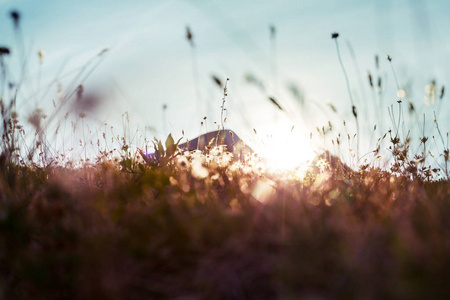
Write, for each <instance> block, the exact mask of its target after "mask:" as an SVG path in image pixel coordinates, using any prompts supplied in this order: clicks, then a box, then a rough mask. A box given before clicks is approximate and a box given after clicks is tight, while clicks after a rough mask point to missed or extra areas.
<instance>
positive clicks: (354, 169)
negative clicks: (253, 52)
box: [0, 12, 450, 300]
mask: <svg viewBox="0 0 450 300" xmlns="http://www.w3.org/2000/svg"><path fill="white" fill-rule="evenodd" d="M11 17H12V18H13V21H14V24H15V26H19V14H18V13H17V12H15V14H14V12H13V13H12V14H11ZM333 38H337V36H336V35H335V34H333ZM336 42H337V41H336ZM336 45H337V44H336ZM8 55H10V49H9V48H6V47H2V48H0V59H1V60H0V61H1V68H2V70H5V64H6V62H5V61H6V56H8ZM338 55H339V49H338ZM339 59H340V58H339ZM388 59H389V62H390V61H391V59H390V57H389V58H388ZM344 73H345V71H344ZM2 76H3V77H2V78H3V81H2V82H3V83H2V86H1V88H2V95H3V96H2V103H1V116H2V127H1V131H2V140H1V154H0V299H192V300H193V299H448V298H449V297H450V288H449V286H448V282H449V280H450V218H449V215H450V182H449V177H448V176H449V174H448V170H447V165H448V161H449V150H448V142H447V140H448V134H446V133H445V132H443V131H442V132H441V130H442V129H440V127H439V125H438V122H437V120H436V119H435V120H434V124H433V126H435V128H436V131H435V133H434V135H435V136H433V138H432V137H431V136H430V138H429V140H428V137H426V136H425V134H424V135H423V136H420V137H416V139H415V140H414V139H413V140H412V139H411V137H410V136H409V134H408V135H406V136H404V135H402V134H401V133H400V132H401V130H400V125H396V124H400V120H401V118H402V117H403V115H402V114H401V113H400V111H401V110H402V109H404V110H405V111H406V110H408V111H409V113H410V114H411V115H413V116H416V115H417V114H418V113H417V112H416V110H415V108H414V106H412V104H411V103H409V104H408V103H407V101H405V99H406V98H405V96H403V98H405V99H403V101H404V103H402V100H401V99H400V100H399V102H398V105H399V106H398V107H399V115H398V117H394V110H393V108H392V107H391V109H392V116H391V120H392V126H391V127H392V129H391V130H389V131H386V132H385V134H384V136H380V137H379V138H380V139H379V140H378V142H377V143H376V145H375V147H374V149H375V150H374V151H373V152H372V153H370V155H366V156H365V158H364V159H365V160H360V161H358V162H357V163H356V164H349V165H350V166H349V165H347V164H346V163H345V162H343V161H342V160H341V158H342V157H343V156H345V155H341V156H339V157H338V156H337V155H338V154H337V153H334V152H333V151H331V150H330V151H327V150H326V149H324V152H323V153H322V154H319V155H317V157H316V158H315V159H314V160H313V161H311V162H310V163H309V164H308V165H307V166H305V167H303V168H301V169H284V170H273V169H271V168H268V167H267V163H266V162H265V161H264V159H262V158H260V157H258V156H257V155H254V154H248V155H246V156H242V157H239V158H238V159H235V160H234V159H233V157H232V154H231V153H229V152H227V151H226V149H224V148H223V147H221V146H214V144H211V145H209V146H208V149H207V151H200V150H202V149H200V150H195V151H191V152H183V151H180V150H179V149H178V148H177V145H178V142H176V141H174V140H173V138H172V136H169V137H168V138H167V140H164V141H158V140H154V143H153V145H154V146H153V145H152V143H151V142H147V141H146V142H147V143H146V144H144V145H143V147H142V149H144V147H145V146H149V147H151V148H152V150H153V148H154V150H155V151H154V152H155V154H154V155H151V156H149V155H147V153H145V152H144V151H143V150H141V151H140V149H137V148H133V147H132V146H131V145H129V144H128V140H127V138H126V136H124V137H118V138H117V139H116V141H117V142H118V144H119V146H117V148H115V149H112V148H113V146H111V147H108V145H107V143H106V140H107V138H106V137H105V135H104V136H103V138H104V141H103V140H102V141H101V142H100V140H98V141H97V142H98V147H97V149H98V151H97V152H96V153H90V154H89V155H87V153H86V145H89V141H87V140H82V141H81V143H80V144H81V146H80V153H81V154H80V156H79V159H77V160H73V159H69V158H68V155H67V156H66V152H64V151H56V152H52V151H51V150H50V148H51V147H50V146H49V145H51V144H52V142H53V141H51V140H50V141H49V139H50V137H49V135H48V127H46V123H45V122H44V120H48V121H51V120H57V117H55V118H54V119H51V118H52V116H53V115H52V114H49V116H48V117H46V116H44V113H43V112H42V111H41V110H35V111H34V112H33V113H32V114H31V115H30V116H29V117H28V119H27V122H28V123H29V126H31V128H33V130H34V132H33V133H32V134H33V136H32V138H31V139H30V138H29V137H25V132H24V127H23V125H21V123H20V121H19V119H18V114H20V113H21V112H17V111H16V110H15V103H16V99H15V98H14V97H13V96H11V97H10V98H8V96H7V95H11V94H10V93H8V91H10V90H12V89H13V87H11V86H9V87H8V86H7V85H6V82H7V79H8V78H7V75H6V73H5V72H3V75H2ZM370 84H371V85H372V78H370ZM399 90H400V88H399ZM82 92H83V91H82V88H81V87H80V86H78V87H77V88H75V89H74V90H73V92H72V93H69V94H68V96H65V97H66V98H63V99H62V101H61V103H63V104H64V105H65V104H66V103H68V102H69V101H75V103H80V102H77V101H80V99H82V96H83V95H82ZM443 93H444V88H442V95H441V100H442V97H443ZM226 95H227V90H226V85H225V88H224V98H223V102H222V111H221V114H222V115H223V112H224V105H225V100H226ZM350 95H351V93H350ZM350 100H351V103H350V104H351V109H352V113H353V117H354V119H355V121H356V123H357V125H358V113H357V110H356V107H355V104H354V103H353V100H352V99H350ZM271 101H272V102H274V104H275V105H278V106H279V104H278V103H277V102H276V100H275V99H271ZM402 105H403V106H402ZM408 105H409V107H408ZM84 108H85V107H83V106H82V107H81V111H77V112H76V113H78V115H77V118H78V119H77V120H78V121H79V123H81V128H82V135H84V133H85V131H84V130H85V129H84V128H85V127H84V123H83V120H84V118H85V117H86V116H85V115H84V112H83V110H82V109H84ZM279 108H280V109H281V107H280V106H279ZM55 111H58V109H57V108H56V109H55ZM395 115H396V114H395ZM396 116H397V115H396ZM403 118H404V117H403ZM49 119H50V120H49ZM60 120H61V123H60V124H58V126H57V128H58V129H59V128H63V126H65V125H63V123H62V122H66V121H67V118H66V119H65V120H66V121H64V118H60ZM424 122H425V121H424ZM223 123H224V120H223V119H222V120H221V126H222V128H224V125H223ZM357 127H358V126H357ZM79 128H80V127H79ZM424 128H425V124H424V125H423V129H424ZM330 130H331V125H330ZM74 131H75V129H74ZM124 131H125V130H124ZM358 131H359V127H358ZM424 131H425V129H424ZM318 132H319V135H320V134H321V132H320V130H319V129H318ZM255 133H256V130H255ZM59 134H62V133H61V131H60V133H59ZM357 134H358V135H362V134H364V131H363V130H361V131H359V132H358V133H357ZM100 135H101V133H100ZM320 138H324V139H325V138H326V139H330V140H331V141H332V144H333V145H340V144H342V143H344V142H343V140H345V139H347V137H343V138H341V136H340V135H337V136H334V137H333V136H331V135H327V134H326V133H325V127H323V132H322V136H321V137H320ZM348 140H349V141H350V140H354V137H353V138H351V136H350V134H348ZM432 140H433V141H434V145H439V147H435V148H434V149H439V151H438V152H436V153H434V154H433V153H431V152H429V150H428V149H429V148H428V147H429V145H430V143H431V142H432ZM382 141H384V142H382ZM414 141H415V143H416V144H414V145H412V143H413V142H414ZM218 145H220V143H218ZM358 147H359V137H358ZM92 148H95V147H92ZM380 148H383V149H384V150H385V151H387V153H389V157H388V159H387V162H386V163H385V164H380V163H378V160H379V156H378V154H379V152H380V151H383V149H380ZM412 148H414V149H419V150H415V151H412V150H411V149H412ZM52 153H53V154H52ZM341 154H342V153H341ZM280 155H283V154H282V153H280ZM356 155H358V156H359V153H357V154H351V155H350V156H351V157H355V156H356ZM88 156H89V157H90V159H89V160H88ZM431 156H432V157H431ZM432 158H433V159H432ZM429 161H432V162H431V163H430V162H429Z"/></svg>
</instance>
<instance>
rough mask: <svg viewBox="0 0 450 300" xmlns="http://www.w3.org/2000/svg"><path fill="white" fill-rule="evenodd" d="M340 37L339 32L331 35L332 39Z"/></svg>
mask: <svg viewBox="0 0 450 300" xmlns="http://www.w3.org/2000/svg"><path fill="white" fill-rule="evenodd" d="M338 37H339V33H337V32H333V33H332V34H331V38H332V39H337V38H338Z"/></svg>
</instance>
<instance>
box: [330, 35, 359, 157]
mask: <svg viewBox="0 0 450 300" xmlns="http://www.w3.org/2000/svg"><path fill="white" fill-rule="evenodd" d="M331 37H332V39H334V41H335V43H336V52H337V56H338V59H339V64H340V65H341V69H342V72H343V73H344V77H345V83H346V85H347V92H348V97H349V99H350V104H351V106H352V113H353V116H354V117H355V124H356V136H357V137H356V155H357V159H358V160H359V122H358V113H357V111H356V106H355V104H354V101H353V97H352V91H351V90H350V81H349V80H348V76H347V71H346V70H345V67H344V63H343V62H342V58H341V52H340V51H339V43H338V41H337V38H338V37H339V34H338V33H333V34H332V35H331Z"/></svg>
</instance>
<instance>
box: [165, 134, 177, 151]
mask: <svg viewBox="0 0 450 300" xmlns="http://www.w3.org/2000/svg"><path fill="white" fill-rule="evenodd" d="M176 149H177V147H176V145H175V141H174V139H173V137H172V134H171V133H170V134H169V135H168V136H167V139H166V155H167V156H172V155H173V154H174V153H175V150H176Z"/></svg>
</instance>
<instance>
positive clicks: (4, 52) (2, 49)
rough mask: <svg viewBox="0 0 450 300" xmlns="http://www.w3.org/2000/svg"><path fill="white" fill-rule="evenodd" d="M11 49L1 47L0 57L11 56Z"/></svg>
mask: <svg viewBox="0 0 450 300" xmlns="http://www.w3.org/2000/svg"><path fill="white" fill-rule="evenodd" d="M10 53H11V52H10V51H9V48H7V47H0V56H1V55H3V54H10Z"/></svg>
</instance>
